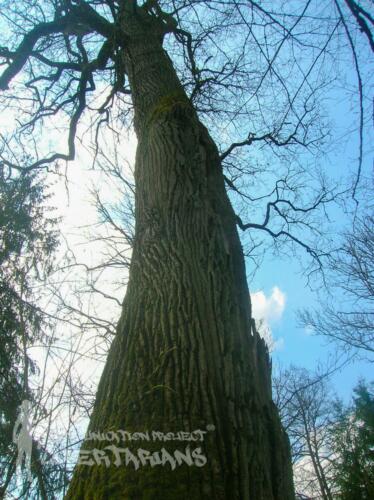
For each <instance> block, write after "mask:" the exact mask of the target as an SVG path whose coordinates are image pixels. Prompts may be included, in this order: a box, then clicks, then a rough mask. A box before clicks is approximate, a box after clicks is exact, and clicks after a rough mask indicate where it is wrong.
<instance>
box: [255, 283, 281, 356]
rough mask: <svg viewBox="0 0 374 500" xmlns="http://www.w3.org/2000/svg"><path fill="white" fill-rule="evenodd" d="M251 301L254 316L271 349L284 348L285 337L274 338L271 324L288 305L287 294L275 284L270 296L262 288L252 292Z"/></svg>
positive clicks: (278, 318)
mask: <svg viewBox="0 0 374 500" xmlns="http://www.w3.org/2000/svg"><path fill="white" fill-rule="evenodd" d="M251 302H252V316H253V318H254V319H255V320H256V324H257V327H258V330H259V333H260V335H261V336H262V337H263V338H264V339H265V341H266V343H267V344H268V346H269V350H270V351H275V350H280V349H282V348H283V346H284V339H283V338H280V339H277V340H275V339H274V337H273V334H272V328H271V325H274V323H276V322H277V321H279V320H280V319H281V318H282V315H283V312H284V309H285V306H286V294H285V293H284V292H282V290H281V289H280V288H279V287H277V286H274V287H273V288H272V290H271V294H270V295H269V296H266V295H265V293H264V292H263V291H262V290H260V291H258V292H254V293H252V294H251Z"/></svg>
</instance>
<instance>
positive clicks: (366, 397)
mask: <svg viewBox="0 0 374 500" xmlns="http://www.w3.org/2000/svg"><path fill="white" fill-rule="evenodd" d="M372 387H373V384H371V385H368V384H365V383H364V382H361V383H360V384H359V385H358V386H357V387H356V388H355V390H354V392H355V396H354V398H353V403H352V404H351V405H348V406H344V405H343V404H341V403H340V404H337V405H336V424H335V426H334V429H333V434H332V436H333V450H334V453H335V457H336V458H335V460H334V462H333V468H334V476H335V481H336V484H337V488H338V492H339V495H338V498H341V499H342V500H353V499H355V500H366V499H370V498H372V497H373V494H374V472H373V471H374V452H373V445H374V394H373V391H372Z"/></svg>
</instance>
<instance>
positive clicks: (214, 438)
mask: <svg viewBox="0 0 374 500" xmlns="http://www.w3.org/2000/svg"><path fill="white" fill-rule="evenodd" d="M121 30H122V32H123V36H124V48H123V58H124V64H125V68H126V72H127V74H128V77H129V81H130V85H131V90H132V96H133V103H134V109H135V128H136V133H137V137H138V149H137V156H136V166H135V181H136V237H135V243H134V249H133V256H132V263H131V269H130V278H129V284H128V289H127V293H126V297H125V300H124V304H123V313H122V316H121V319H120V321H119V324H118V332H117V336H116V338H115V339H114V341H113V344H112V346H111V349H110V352H109V356H108V360H107V363H106V367H105V369H104V372H103V375H102V378H101V381H100V385H99V390H98V394H97V400H96V403H95V407H94V410H93V414H92V418H91V422H90V425H89V431H90V432H102V433H105V432H108V431H117V430H119V429H122V430H126V431H128V432H145V431H152V430H155V431H162V432H165V433H166V432H177V431H187V432H188V431H193V430H195V429H201V430H207V426H208V430H207V432H206V434H205V435H204V441H203V442H200V441H199V442H187V441H185V442H184V441H176V440H172V441H166V442H162V441H159V442H156V441H149V442H148V441H127V442H125V443H122V442H121V443H120V444H118V443H113V442H107V441H102V440H98V439H97V440H86V441H85V443H84V445H83V450H92V449H94V448H96V449H104V448H105V447H107V446H110V445H113V444H116V445H117V446H119V447H122V448H124V447H127V448H129V449H131V450H132V452H133V453H134V454H136V453H137V450H138V449H139V448H142V449H145V450H149V451H150V452H152V453H153V452H156V451H157V450H161V448H165V449H166V450H167V452H168V453H170V454H171V455H172V456H174V452H175V451H176V450H180V451H183V452H184V453H188V452H186V449H185V448H186V445H188V444H189V445H190V448H191V451H192V452H193V453H192V455H193V456H194V457H195V461H194V464H193V465H192V466H189V465H188V464H185V463H184V464H182V465H178V466H177V467H176V468H175V469H174V470H171V466H170V461H168V462H167V463H166V464H165V465H164V466H162V465H157V466H155V467H151V466H150V465H147V466H140V467H139V469H138V470H135V467H134V466H133V463H129V464H128V465H127V466H125V465H124V464H123V463H122V465H119V466H117V465H116V464H115V459H114V455H113V454H112V455H110V453H109V451H108V450H109V448H107V449H106V451H105V453H106V454H107V455H106V456H109V457H110V458H111V460H110V465H109V466H107V464H105V463H104V459H103V463H102V464H101V465H93V466H89V465H78V466H77V467H76V469H75V472H74V476H73V479H72V482H71V485H70V488H69V491H68V494H67V498H68V499H90V500H91V499H104V498H105V499H131V500H135V499H154V500H155V499H163V500H166V499H181V500H182V499H187V498H188V499H190V498H193V499H196V500H197V499H230V500H231V499H233V500H234V499H241V500H275V499H277V500H287V499H292V498H294V494H293V483H292V475H291V465H290V464H291V461H290V454H289V448H288V441H287V438H286V436H285V434H284V431H283V429H282V427H281V425H280V421H279V418H278V414H277V411H276V409H275V406H274V404H273V402H272V399H271V385H270V362H269V358H268V353H267V350H266V347H265V345H264V342H263V341H262V340H261V339H260V337H259V336H258V334H257V333H256V331H255V329H254V328H253V324H252V323H251V310H250V299H249V292H248V287H247V282H246V274H245V264H244V258H243V252H242V248H241V244H240V241H239V237H238V234H237V230H236V219H235V214H234V211H233V209H232V207H231V204H230V201H229V199H228V196H227V194H226V191H225V186H224V178H223V173H222V168H221V164H220V160H219V155H218V150H217V147H216V145H215V144H214V142H213V140H212V139H211V137H210V135H209V133H208V131H207V130H206V128H205V127H204V126H203V125H202V124H201V123H200V121H199V119H198V117H197V114H196V112H195V111H194V109H193V107H192V105H191V103H190V101H189V99H188V98H187V96H186V94H185V92H184V90H183V88H182V86H181V84H180V81H179V79H178V77H177V74H176V72H175V70H174V68H173V65H172V62H171V60H170V58H169V57H168V55H167V53H166V52H165V51H164V49H163V47H162V26H161V24H160V23H159V21H156V19H155V18H154V17H151V16H147V17H145V16H144V15H143V17H140V16H139V14H138V15H135V14H133V13H131V12H130V11H129V12H126V15H125V16H124V17H123V20H122V25H121ZM212 425H213V426H214V430H212V429H213V427H212ZM199 447H200V448H201V451H200V452H197V451H196V448H199ZM198 453H200V454H202V455H204V456H205V457H206V459H207V462H206V464H204V460H202V459H200V460H199V459H198V456H197V455H198ZM86 456H88V455H86ZM159 456H161V455H160V454H159ZM196 457H197V458H196Z"/></svg>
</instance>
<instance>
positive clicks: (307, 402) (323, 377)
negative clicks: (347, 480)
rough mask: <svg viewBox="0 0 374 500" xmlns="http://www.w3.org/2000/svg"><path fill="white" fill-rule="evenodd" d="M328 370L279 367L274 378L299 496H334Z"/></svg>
mask: <svg viewBox="0 0 374 500" xmlns="http://www.w3.org/2000/svg"><path fill="white" fill-rule="evenodd" d="M329 371H331V369H330V370H327V371H326V370H323V373H322V372H321V373H317V372H316V373H312V372H308V370H306V369H304V368H297V367H294V366H291V367H290V368H287V369H285V370H282V369H278V371H277V372H276V374H275V376H274V378H273V392H274V401H275V403H276V404H277V407H278V408H279V413H280V416H281V419H282V423H283V426H284V428H285V430H286V432H287V434H288V436H289V438H290V442H291V453H292V461H293V468H294V478H295V488H296V492H297V494H298V495H300V498H321V499H323V500H332V499H333V498H335V493H336V486H335V481H334V474H333V460H334V456H333V451H332V446H331V429H332V428H331V425H332V423H333V421H332V418H331V415H332V408H333V394H332V391H331V388H330V385H329V379H328V376H329ZM303 495H305V496H304V497H303Z"/></svg>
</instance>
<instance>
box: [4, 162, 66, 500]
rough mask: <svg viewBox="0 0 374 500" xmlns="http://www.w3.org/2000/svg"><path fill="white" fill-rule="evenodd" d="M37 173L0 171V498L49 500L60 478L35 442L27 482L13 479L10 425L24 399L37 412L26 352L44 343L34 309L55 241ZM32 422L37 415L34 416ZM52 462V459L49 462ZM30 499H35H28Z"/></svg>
mask: <svg viewBox="0 0 374 500" xmlns="http://www.w3.org/2000/svg"><path fill="white" fill-rule="evenodd" d="M43 183H44V178H41V177H40V175H39V173H37V172H32V171H31V172H30V171H20V172H19V173H15V174H14V175H12V176H6V175H5V172H4V171H3V170H2V171H1V172H0V304H1V305H0V329H1V336H0V477H1V482H0V496H1V497H3V495H5V492H7V493H8V494H11V492H12V491H17V496H18V497H19V498H31V497H33V498H36V497H39V495H40V497H41V498H52V497H53V496H54V492H56V491H58V490H59V489H61V487H62V484H63V483H64V481H65V479H66V477H65V474H64V472H63V470H62V467H61V465H60V464H58V462H57V461H56V460H54V461H53V462H49V463H48V461H49V459H50V457H49V454H48V451H47V450H46V449H45V448H44V446H39V447H38V442H37V440H36V439H35V440H34V443H33V455H32V462H31V469H32V476H33V481H32V482H31V483H30V482H28V481H27V478H26V474H25V475H24V476H22V482H21V483H20V482H19V481H18V482H17V480H16V477H15V463H16V458H17V449H16V446H15V443H13V426H14V423H15V421H16V417H17V411H18V410H19V408H20V405H21V402H22V401H23V400H25V399H27V400H30V401H32V402H33V403H34V405H35V408H37V411H38V413H39V417H40V412H41V411H43V408H40V407H39V408H38V407H37V396H36V394H35V392H34V391H33V390H32V387H31V384H30V378H31V377H32V376H33V375H34V374H35V373H36V371H37V370H38V366H37V364H36V363H35V362H34V361H33V359H32V357H31V356H30V353H29V348H30V346H32V345H33V344H35V343H37V342H39V343H46V342H48V336H49V333H48V332H49V331H50V328H49V325H48V323H49V321H48V318H47V317H46V316H45V314H44V312H43V311H42V310H41V309H40V306H39V298H40V297H41V296H42V293H43V286H44V285H45V277H46V276H47V275H48V273H49V272H50V271H51V268H52V267H51V266H52V261H53V257H54V255H55V252H56V248H57V244H58V240H57V234H56V231H55V229H54V227H55V223H56V221H55V220H54V219H53V218H52V217H51V216H50V215H48V207H47V202H48V195H47V194H46V189H45V186H43ZM34 416H35V417H37V415H34ZM55 458H56V459H57V456H56V457H55ZM32 495H35V497H34V496H32Z"/></svg>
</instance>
